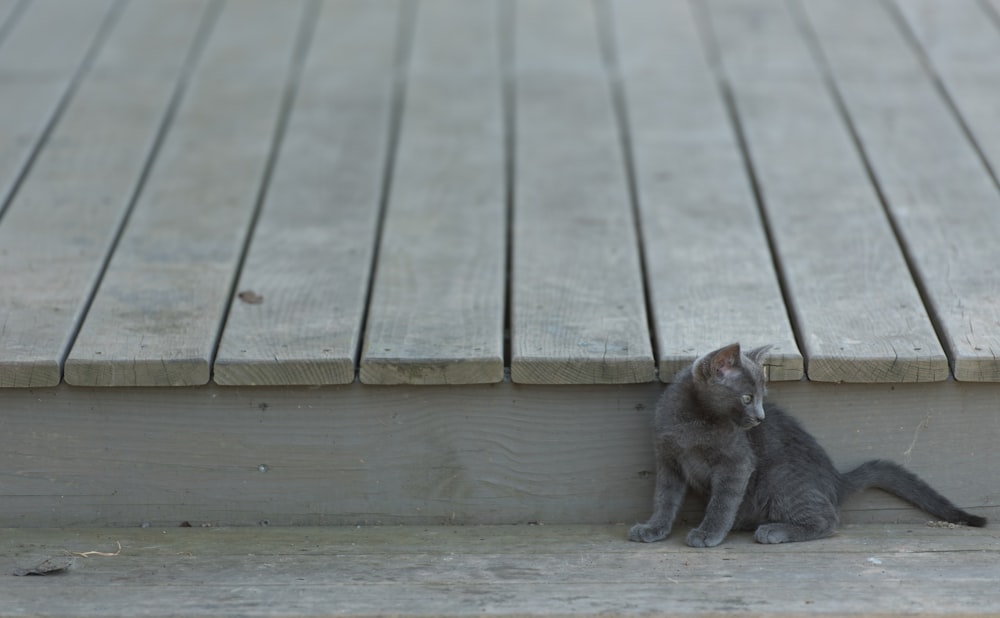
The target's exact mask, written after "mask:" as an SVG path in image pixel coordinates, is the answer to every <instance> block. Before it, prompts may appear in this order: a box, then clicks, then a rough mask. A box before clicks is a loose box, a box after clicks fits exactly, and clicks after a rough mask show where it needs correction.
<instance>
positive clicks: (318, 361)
mask: <svg viewBox="0 0 1000 618" xmlns="http://www.w3.org/2000/svg"><path fill="white" fill-rule="evenodd" d="M399 12H400V6H399V5H398V4H397V3H382V2H375V3H373V2H369V1H368V0H354V1H351V2H341V1H338V2H326V3H324V4H323V5H322V8H321V12H320V14H319V18H318V22H317V24H316V31H315V33H314V34H313V38H312V42H311V44H310V49H309V55H308V57H307V59H306V64H305V66H304V68H303V72H302V76H301V79H300V80H299V84H300V85H299V91H298V92H297V94H296V98H295V102H294V105H293V108H292V111H291V112H290V114H291V115H290V118H289V122H288V128H287V129H286V131H285V136H284V139H283V140H282V145H281V150H280V152H279V153H278V157H277V160H276V163H275V170H274V174H273V177H272V179H271V183H270V186H269V188H268V190H267V195H266V199H265V201H264V204H263V207H262V208H263V209H262V212H261V215H260V219H259V221H258V223H257V226H256V229H255V231H254V236H253V240H252V241H251V243H250V247H249V251H248V254H247V257H246V261H245V264H244V267H243V272H242V273H241V275H240V280H239V284H238V285H237V287H236V289H237V291H238V292H245V293H246V294H253V295H255V296H256V297H259V299H260V302H245V301H243V300H241V298H240V297H239V296H237V298H236V299H234V301H233V303H232V305H231V306H230V308H229V316H228V319H227V321H226V328H225V331H224V332H223V334H222V340H221V342H220V345H219V353H218V356H217V357H216V360H215V371H214V380H215V382H216V383H218V384H228V385H238V384H271V385H278V384H343V383H348V382H352V381H354V373H355V361H356V357H357V350H358V345H359V343H358V342H359V341H360V330H361V321H362V315H363V312H364V308H365V299H366V296H367V289H368V281H369V269H370V264H371V261H372V253H373V250H374V246H375V230H376V227H377V222H378V215H379V204H380V200H381V194H382V190H383V189H382V181H383V176H384V166H385V165H386V161H387V152H386V147H387V144H388V142H389V135H388V134H389V126H390V115H391V107H392V101H391V97H392V90H393V80H394V75H395V66H394V64H395V52H396V46H397V45H398V43H397V42H396V40H395V39H396V33H397V29H398V23H397V22H398V20H399V19H400V17H399ZM246 294H244V296H243V298H250V299H251V300H253V298H254V297H253V296H246Z"/></svg>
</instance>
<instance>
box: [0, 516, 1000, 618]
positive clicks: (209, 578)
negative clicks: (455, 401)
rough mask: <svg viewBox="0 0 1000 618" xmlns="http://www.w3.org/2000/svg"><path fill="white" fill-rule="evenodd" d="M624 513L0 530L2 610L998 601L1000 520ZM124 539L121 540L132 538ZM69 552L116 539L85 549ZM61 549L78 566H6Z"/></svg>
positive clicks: (958, 605) (423, 610) (794, 609)
mask: <svg viewBox="0 0 1000 618" xmlns="http://www.w3.org/2000/svg"><path fill="white" fill-rule="evenodd" d="M626 531H627V528H626V527H625V526H471V527H458V528H455V527H440V526H438V527H431V528H423V527H417V526H407V527H382V528H366V527H357V528H355V527H350V528H346V527H342V528H321V529H317V528H284V529H281V528H278V529H275V528H268V529H261V528H229V529H225V528H200V527H198V526H197V525H195V527H193V528H167V529H162V528H159V529H158V528H150V529H146V530H140V529H138V528H136V529H132V530H108V529H102V530H87V529H83V530H72V531H70V530H16V531H12V530H3V531H2V532H0V598H2V599H3V602H2V603H0V616H3V617H4V618H7V617H11V618H13V617H21V616H39V615H44V616H59V617H63V618H77V617H80V618H82V617H84V616H108V615H114V616H119V615H128V616H206V617H223V616H240V617H244V616H388V615H391V616H448V617H453V616H483V615H490V616H498V615H506V616H570V615H572V616H650V615H658V616H705V617H708V616H721V615H733V614H737V615H752V616H824V617H833V616H900V615H906V616H945V615H947V616H996V615H997V613H998V612H1000V591H998V589H997V586H996V565H997V560H998V559H1000V539H998V538H997V535H996V533H995V532H993V533H991V534H987V535H984V533H983V531H982V530H975V531H974V530H970V529H947V528H931V527H927V526H925V525H923V524H920V525H916V526H887V525H869V526H850V527H848V528H846V529H845V530H843V531H842V532H841V533H840V534H838V535H837V536H836V537H834V538H831V539H825V540H821V541H813V542H810V543H805V544H800V545H799V544H796V545H788V546H761V545H756V544H755V543H754V542H753V541H752V539H751V538H750V535H749V534H738V535H734V536H733V537H731V538H730V539H728V540H727V541H726V542H725V543H724V544H723V545H722V546H720V547H718V548H715V549H710V550H694V549H691V548H689V547H686V546H684V544H683V542H681V541H680V540H677V539H672V540H668V541H665V542H664V543H661V544H656V545H644V544H637V543H627V542H624V541H623V539H624V538H625V534H626ZM119 544H120V548H121V549H120V551H119ZM69 552H77V553H78V554H83V553H86V552H103V553H105V554H117V555H103V556H102V555H95V554H90V555H89V557H84V556H79V555H78V556H75V557H74V556H72V555H71V554H70V553H69ZM49 558H54V559H55V560H56V561H60V560H62V561H65V560H73V562H74V563H73V565H72V567H71V568H70V570H69V571H68V572H66V573H64V574H61V575H50V576H47V577H9V576H8V575H9V573H11V572H13V571H14V570H15V569H18V568H31V567H33V566H35V565H36V564H37V563H38V562H40V561H42V560H44V559H49Z"/></svg>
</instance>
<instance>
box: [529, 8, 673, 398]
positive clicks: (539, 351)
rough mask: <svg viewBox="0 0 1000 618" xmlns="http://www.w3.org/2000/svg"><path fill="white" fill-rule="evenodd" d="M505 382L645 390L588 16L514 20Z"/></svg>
mask: <svg viewBox="0 0 1000 618" xmlns="http://www.w3.org/2000/svg"><path fill="white" fill-rule="evenodd" d="M515 16H516V23H515V41H514V48H515V59H516V63H515V74H516V80H515V82H516V83H515V84H514V97H513V98H514V117H515V135H514V143H515V153H514V156H515V161H514V167H515V172H514V213H513V238H514V241H513V247H512V253H513V256H512V273H511V277H512V297H511V305H512V314H511V347H512V351H511V356H512V358H511V375H512V378H513V380H514V381H515V382H521V383H550V384H579V383H634V382H646V381H649V380H652V379H653V376H654V362H653V353H652V342H651V336H650V333H649V329H648V322H647V316H646V306H645V296H644V294H645V292H644V289H643V279H642V272H641V265H640V259H639V251H640V249H639V246H638V238H637V234H636V228H635V220H634V216H633V212H632V207H631V204H630V196H629V190H628V181H627V177H626V173H625V161H624V157H623V153H622V149H621V136H620V135H619V133H618V129H617V126H616V119H615V112H614V109H613V105H612V95H611V90H610V87H609V84H608V77H607V75H606V74H605V71H604V67H603V61H602V58H601V54H600V47H599V42H598V36H597V25H596V20H595V16H594V14H593V12H592V7H591V6H589V5H580V4H578V3H575V2H570V1H565V2H545V3H534V2H523V3H520V4H518V5H517V8H516V10H515Z"/></svg>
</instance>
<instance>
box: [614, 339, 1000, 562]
mask: <svg viewBox="0 0 1000 618" xmlns="http://www.w3.org/2000/svg"><path fill="white" fill-rule="evenodd" d="M767 350H768V348H766V347H765V348H756V349H753V350H750V351H749V352H741V350H740V345H739V344H738V343H734V344H732V345H729V346H726V347H724V348H720V349H718V350H715V351H713V352H710V353H708V354H706V355H705V356H702V357H701V358H699V359H698V360H696V361H695V362H694V364H693V365H692V366H691V367H689V368H687V369H684V370H683V371H681V372H680V373H678V374H677V377H676V378H675V379H674V382H673V383H672V384H671V385H670V386H668V387H667V389H666V391H665V392H664V393H663V396H662V397H661V398H660V401H659V403H658V404H657V407H656V415H655V419H654V436H655V439H654V445H655V449H656V488H655V492H654V496H653V515H652V517H650V519H649V521H647V522H646V523H644V524H636V525H635V526H633V527H632V529H631V530H630V531H629V539H630V540H632V541H639V542H645V543H652V542H654V541H659V540H662V539H664V538H666V537H667V535H669V534H670V530H671V528H672V526H673V522H674V519H675V518H676V516H677V510H678V509H679V508H680V505H681V502H682V501H683V499H684V494H685V492H686V490H687V488H688V487H690V488H691V489H693V490H695V491H696V492H698V493H701V494H703V495H705V496H706V497H707V498H708V504H707V506H706V508H705V517H704V519H703V520H702V522H701V524H699V525H698V527H697V528H695V529H693V530H691V531H690V532H689V533H688V535H687V539H686V541H687V544H688V545H690V546H692V547H713V546H715V545H718V544H719V543H721V542H722V540H723V539H725V538H726V535H727V534H728V533H729V531H730V530H733V529H738V530H755V532H754V538H755V539H756V540H757V542H759V543H787V542H792V541H807V540H810V539H818V538H822V537H825V536H830V535H831V534H833V533H834V532H835V531H836V528H837V523H838V520H839V512H840V506H841V504H842V503H843V501H844V499H845V498H846V497H847V496H849V495H850V494H852V493H854V492H857V491H861V490H863V489H866V488H869V487H877V488H879V489H883V490H885V491H888V492H890V493H892V494H895V495H897V496H899V497H901V498H903V499H905V500H908V501H910V502H912V503H913V504H915V505H916V506H918V507H920V508H922V509H923V510H925V511H927V512H928V513H930V514H932V515H934V516H935V517H938V518H940V519H942V520H944V521H948V522H953V523H964V524H968V525H970V526H985V525H986V520H985V519H984V518H982V517H979V516H977V515H972V514H971V513H967V512H965V511H963V510H961V509H959V508H958V507H957V506H955V505H954V504H952V503H951V502H949V501H948V499H947V498H945V497H944V496H942V495H941V494H939V493H937V492H936V491H935V490H934V489H932V488H931V487H930V486H929V485H928V484H927V483H925V482H924V481H922V480H921V479H920V478H918V477H917V476H916V475H914V474H912V473H911V472H908V471H907V470H905V469H904V468H902V467H901V466H899V465H897V464H894V463H892V462H888V461H881V460H873V461H869V462H867V463H864V464H862V465H861V466H859V467H858V468H856V469H854V470H852V471H850V472H848V473H846V474H841V473H840V472H838V471H837V469H836V468H834V466H833V462H831V461H830V458H829V456H828V455H827V454H826V451H824V450H823V447H821V446H820V445H819V443H818V442H816V439H815V438H813V437H812V436H811V435H810V434H809V433H808V432H806V430H805V429H803V428H802V426H801V425H800V424H799V423H798V422H797V421H796V420H795V419H794V418H792V417H791V416H790V415H788V414H786V413H785V412H784V411H783V410H781V409H780V408H778V407H777V406H775V405H773V404H771V403H770V402H765V401H764V396H765V394H766V375H765V371H764V367H763V360H764V356H765V354H766V352H767Z"/></svg>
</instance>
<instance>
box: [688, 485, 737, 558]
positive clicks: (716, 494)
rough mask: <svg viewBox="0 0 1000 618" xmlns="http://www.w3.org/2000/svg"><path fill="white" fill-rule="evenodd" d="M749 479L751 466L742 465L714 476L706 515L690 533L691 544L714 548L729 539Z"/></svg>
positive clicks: (689, 541)
mask: <svg viewBox="0 0 1000 618" xmlns="http://www.w3.org/2000/svg"><path fill="white" fill-rule="evenodd" d="M749 480H750V469H749V466H747V469H743V468H742V467H741V468H740V469H739V470H735V471H730V472H727V473H725V474H718V475H715V476H713V478H712V487H711V495H710V496H709V499H708V505H706V507H705V518H704V519H702V520H701V523H700V524H699V525H698V527H697V528H695V529H694V530H692V531H691V532H689V533H688V535H687V539H686V542H687V544H688V545H690V546H691V547H715V546H716V545H718V544H719V543H721V542H722V540H723V539H725V538H726V535H727V534H729V531H730V530H732V528H733V524H734V523H735V522H736V514H737V512H738V511H739V508H740V504H741V503H742V502H743V496H744V494H745V493H746V488H747V482H748V481H749Z"/></svg>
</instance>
